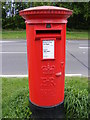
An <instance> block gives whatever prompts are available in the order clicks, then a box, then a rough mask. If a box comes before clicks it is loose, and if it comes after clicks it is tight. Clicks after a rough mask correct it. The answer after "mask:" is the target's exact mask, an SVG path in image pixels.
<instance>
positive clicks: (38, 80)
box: [20, 6, 72, 107]
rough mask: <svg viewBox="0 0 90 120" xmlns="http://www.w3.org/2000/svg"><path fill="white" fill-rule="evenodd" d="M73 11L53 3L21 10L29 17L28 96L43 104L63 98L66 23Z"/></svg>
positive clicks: (50, 105)
mask: <svg viewBox="0 0 90 120" xmlns="http://www.w3.org/2000/svg"><path fill="white" fill-rule="evenodd" d="M71 14H72V11H71V10H69V9H66V8H59V7H53V6H41V7H34V8H29V9H25V10H22V11H20V15H21V16H23V18H24V19H25V20H26V21H25V22H26V36H27V57H28V75H29V99H30V101H31V103H33V104H34V105H36V106H40V107H52V106H56V105H58V104H60V103H62V102H63V100H64V78H65V45H66V23H67V18H68V17H69V16H70V15H71Z"/></svg>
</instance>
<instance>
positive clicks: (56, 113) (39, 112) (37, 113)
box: [29, 101, 65, 120]
mask: <svg viewBox="0 0 90 120" xmlns="http://www.w3.org/2000/svg"><path fill="white" fill-rule="evenodd" d="M29 103H30V110H31V111H32V115H31V117H32V118H35V120H36V119H37V120H40V118H43V119H44V118H47V119H53V120H54V119H55V120H56V119H57V118H65V109H64V102H62V103H61V104H59V105H57V106H55V107H48V108H46V107H39V106H36V105H34V104H33V103H32V102H31V101H29Z"/></svg>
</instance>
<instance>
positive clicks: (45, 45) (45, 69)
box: [40, 38, 64, 104]
mask: <svg viewBox="0 0 90 120" xmlns="http://www.w3.org/2000/svg"><path fill="white" fill-rule="evenodd" d="M63 47H64V46H63V41H62V40H56V38H42V39H41V61H42V65H41V73H42V76H41V85H40V89H41V95H42V98H44V101H47V103H48V104H52V103H54V102H55V104H56V103H57V104H58V103H59V102H62V101H63V98H64V78H63V77H64V75H63V74H64V57H63V54H64V51H63V49H64V48H63ZM47 99H48V100H47ZM50 100H51V101H50ZM45 103H46V102H45ZM47 103H46V104H47Z"/></svg>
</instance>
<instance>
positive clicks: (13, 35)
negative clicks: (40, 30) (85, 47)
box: [2, 30, 88, 40]
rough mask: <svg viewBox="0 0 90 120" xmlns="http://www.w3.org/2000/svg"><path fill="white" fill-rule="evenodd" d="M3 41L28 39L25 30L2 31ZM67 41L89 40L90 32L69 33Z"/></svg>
mask: <svg viewBox="0 0 90 120" xmlns="http://www.w3.org/2000/svg"><path fill="white" fill-rule="evenodd" d="M2 39H4V40H8V39H9V40H14V39H15V40H16V39H17V40H18V39H26V31H25V30H17V31H9V30H2ZM66 39H69V40H88V32H86V31H84V32H83V31H81V32H76V31H75V32H68V31H67V34H66Z"/></svg>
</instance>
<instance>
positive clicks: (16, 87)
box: [2, 77, 89, 118]
mask: <svg viewBox="0 0 90 120" xmlns="http://www.w3.org/2000/svg"><path fill="white" fill-rule="evenodd" d="M28 99H29V90H28V79H27V78H3V79H2V115H3V118H30V117H31V114H32V113H31V111H30V109H29V101H28ZM64 106H65V109H66V117H67V118H69V117H70V118H73V117H76V118H87V117H88V110H89V109H88V107H87V106H89V103H88V80H87V78H79V77H66V80H65V101H64Z"/></svg>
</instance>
